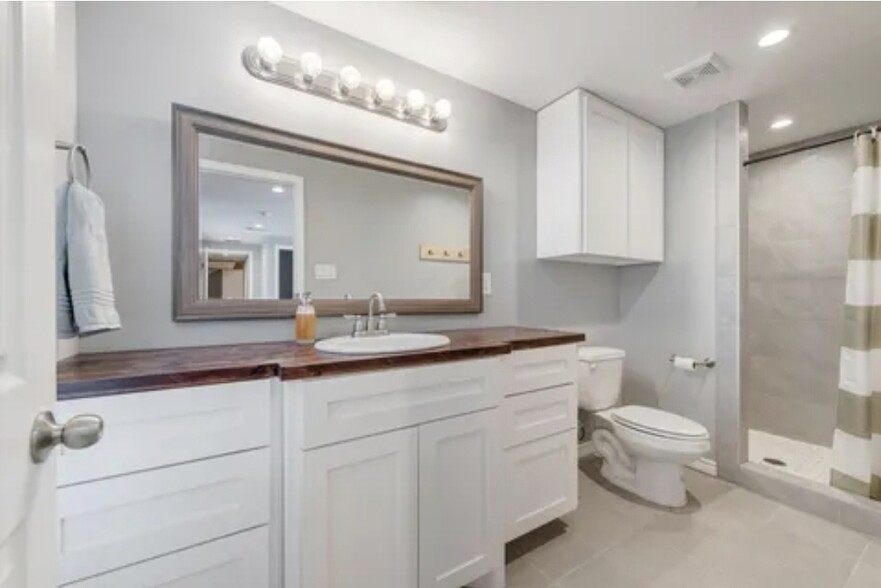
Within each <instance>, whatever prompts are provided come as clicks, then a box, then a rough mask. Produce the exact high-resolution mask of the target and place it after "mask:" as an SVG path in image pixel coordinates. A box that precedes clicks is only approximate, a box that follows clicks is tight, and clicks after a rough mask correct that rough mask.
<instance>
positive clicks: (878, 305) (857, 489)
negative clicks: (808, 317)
mask: <svg viewBox="0 0 881 588" xmlns="http://www.w3.org/2000/svg"><path fill="white" fill-rule="evenodd" d="M876 135H877V133H876V132H872V133H871V134H863V135H859V136H858V137H857V139H856V155H857V170H856V172H855V173H854V180H853V183H854V185H853V204H852V206H851V225H850V226H851V228H850V230H851V235H850V255H849V261H848V262H847V293H846V298H845V332H844V341H843V343H842V347H841V371H840V377H839V391H838V415H837V425H836V429H835V435H834V437H833V442H832V474H831V477H832V479H831V483H832V485H833V486H835V487H837V488H841V489H843V490H847V491H849V492H853V493H855V494H860V495H862V496H868V497H870V498H873V499H875V500H881V145H879V139H878V138H877V137H876Z"/></svg>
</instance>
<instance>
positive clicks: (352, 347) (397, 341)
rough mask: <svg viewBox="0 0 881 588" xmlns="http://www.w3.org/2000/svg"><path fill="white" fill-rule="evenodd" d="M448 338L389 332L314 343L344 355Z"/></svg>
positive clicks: (411, 347)
mask: <svg viewBox="0 0 881 588" xmlns="http://www.w3.org/2000/svg"><path fill="white" fill-rule="evenodd" d="M449 343H450V338H449V337H446V336H444V335H433V334H430V333H389V334H388V335H377V336H375V337H333V338H331V339H324V340H322V341H319V342H318V343H316V344H315V349H317V350H318V351H326V352H328V353H342V354H346V355H370V354H374V353H402V352H404V351H419V350H421V349H432V348H434V347H443V346H444V345H449Z"/></svg>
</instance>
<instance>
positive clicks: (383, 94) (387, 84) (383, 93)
mask: <svg viewBox="0 0 881 588" xmlns="http://www.w3.org/2000/svg"><path fill="white" fill-rule="evenodd" d="M376 97H377V98H378V99H379V102H388V101H389V100H391V99H392V98H394V97H395V84H394V83H393V82H392V81H391V80H390V79H388V78H383V79H381V80H379V81H378V82H376Z"/></svg>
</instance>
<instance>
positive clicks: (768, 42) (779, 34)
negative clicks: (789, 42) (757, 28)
mask: <svg viewBox="0 0 881 588" xmlns="http://www.w3.org/2000/svg"><path fill="white" fill-rule="evenodd" d="M787 37H789V30H788V29H777V30H776V31H771V32H770V33H768V34H767V35H765V36H763V37H762V38H761V39H759V47H762V48H765V47H771V46H772V45H776V44H777V43H782V42H783V41H785V40H786V39H787Z"/></svg>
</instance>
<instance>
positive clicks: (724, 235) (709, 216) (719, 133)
mask: <svg viewBox="0 0 881 588" xmlns="http://www.w3.org/2000/svg"><path fill="white" fill-rule="evenodd" d="M741 114H742V112H741V105H740V104H739V103H731V104H728V105H726V106H723V107H720V108H719V109H717V110H715V111H713V112H710V113H707V114H705V115H702V116H699V117H697V118H694V119H691V120H689V121H686V122H684V123H680V124H678V125H675V126H673V127H670V128H668V129H666V136H665V158H666V160H665V165H664V173H665V186H664V189H665V198H666V205H665V212H664V215H665V233H666V235H665V248H666V251H665V259H664V263H663V264H660V265H643V266H632V267H626V268H622V269H621V270H620V272H621V273H620V275H619V287H620V297H619V301H620V306H619V323H618V325H617V328H616V331H615V333H614V335H613V336H612V337H611V340H612V342H614V343H616V344H617V345H618V346H620V347H622V348H623V349H625V350H626V351H627V358H626V360H625V364H624V365H625V370H624V400H625V402H628V403H635V404H645V405H649V406H657V407H660V408H661V409H664V410H669V411H671V412H675V413H677V414H681V415H684V416H686V417H689V418H691V419H694V420H696V421H697V422H699V423H701V424H703V425H704V426H705V427H707V429H709V431H710V433H711V435H713V436H714V441H715V432H716V424H717V410H716V409H717V407H716V403H717V383H718V382H717V379H718V377H719V375H720V373H722V372H723V371H724V373H731V372H733V371H736V366H737V356H736V351H732V349H733V348H734V347H735V345H734V341H735V339H736V334H734V333H732V332H730V331H728V330H725V329H726V327H728V326H729V325H727V323H726V322H725V321H724V320H721V319H722V318H723V313H729V314H730V313H732V312H733V310H734V309H733V307H734V306H736V299H737V298H736V289H735V276H736V262H737V253H736V251H737V223H736V219H737V212H736V211H737V201H738V199H739V191H738V190H737V177H736V171H737V170H738V168H739V157H740V156H741V155H740V142H741V139H742V137H741V134H740V116H741ZM731 170H734V171H735V175H734V176H732V174H731V173H729V172H730V171H731ZM722 292H724V293H725V296H724V297H720V293H722ZM735 316H736V315H735ZM720 333H725V336H724V337H720ZM720 339H722V340H721V341H720ZM729 339H731V340H730V341H729ZM723 347H724V349H725V352H724V353H723V349H722V348H723ZM674 353H677V354H680V355H685V356H690V357H695V358H698V359H703V358H705V357H711V358H715V359H717V360H718V366H717V368H716V369H715V370H700V371H696V372H685V371H681V370H676V369H673V368H672V366H671V364H670V361H669V360H670V356H671V355H672V354H674ZM726 390H728V388H726ZM733 393H734V392H733V391H732V394H733ZM728 417H730V418H732V419H733V418H734V417H735V415H734V414H731V415H725V417H724V418H728ZM714 448H715V443H714Z"/></svg>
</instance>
